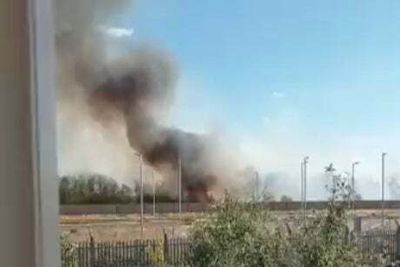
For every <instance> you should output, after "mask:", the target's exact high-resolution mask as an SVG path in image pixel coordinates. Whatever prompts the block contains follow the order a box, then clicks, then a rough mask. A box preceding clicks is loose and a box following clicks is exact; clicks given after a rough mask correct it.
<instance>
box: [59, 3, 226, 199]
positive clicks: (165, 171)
mask: <svg viewBox="0 0 400 267" xmlns="http://www.w3.org/2000/svg"><path fill="white" fill-rule="evenodd" d="M56 3H57V5H56V8H57V13H58V16H57V51H58V58H59V63H60V64H59V73H60V77H61V78H60V81H61V82H60V88H61V90H60V104H61V106H62V107H63V108H62V112H64V113H65V112H66V111H67V113H68V114H73V115H70V116H69V117H70V118H71V117H73V116H76V119H77V121H81V124H83V123H82V122H87V119H86V117H88V115H87V113H90V117H91V119H92V120H93V121H95V122H100V123H101V125H102V127H104V129H113V127H114V126H115V125H118V127H117V128H118V129H125V130H126V139H127V140H128V144H129V145H130V147H131V148H132V149H133V150H135V151H136V152H139V153H140V154H141V155H143V158H144V160H145V161H146V162H147V163H148V164H150V165H151V166H153V168H155V169H156V170H157V171H158V172H159V173H160V174H161V175H162V176H163V177H164V179H166V180H167V181H170V183H169V184H170V185H172V186H175V185H176V177H177V166H178V159H180V162H181V167H182V168H181V170H182V182H183V187H184V188H185V189H186V193H187V194H188V195H189V196H191V197H194V198H196V199H201V200H204V199H205V198H207V197H208V196H207V193H208V192H209V190H210V189H211V188H212V187H213V186H215V185H216V184H217V183H218V181H219V179H220V178H222V177H224V176H226V175H225V171H226V170H227V166H228V165H229V164H228V160H227V158H226V157H223V156H221V155H222V153H220V152H221V149H220V147H219V145H218V141H216V140H215V138H212V137H211V136H208V135H199V134H194V133H188V132H185V131H183V130H180V129H176V128H171V127H167V126H165V124H164V123H163V122H164V121H165V118H166V114H167V113H168V112H169V109H170V107H171V105H173V100H174V98H175V87H176V81H177V68H176V66H175V64H174V61H173V60H172V59H171V57H170V56H169V54H168V53H166V52H164V51H163V50H160V49H156V48H154V47H153V48H152V47H150V46H146V47H145V48H136V49H133V50H132V44H127V45H126V47H127V48H128V47H129V49H127V50H132V51H131V52H130V53H127V52H126V51H125V52H124V53H123V56H121V57H120V58H115V54H118V53H115V52H118V51H113V52H114V56H113V59H110V58H109V57H107V49H106V46H105V45H104V44H105V43H107V48H108V50H109V47H113V43H112V42H113V38H109V37H107V36H104V33H102V32H101V29H103V28H107V18H105V17H104V15H105V14H108V13H111V11H115V10H118V8H122V7H125V6H126V5H127V4H128V5H129V3H130V1H128V0H115V1H114V0H113V1H106V0H96V1H95V0H71V1H64V0H57V1H56ZM114 40H115V39H114ZM119 41H120V40H119ZM119 44H121V43H119ZM115 47H120V45H119V46H115ZM111 50H113V49H112V48H111ZM121 55H122V54H121ZM68 110H73V112H68ZM79 116H81V117H85V119H84V120H79V118H78V117H79ZM87 127H88V128H93V125H92V124H90V125H87ZM105 132H107V133H114V132H118V131H113V130H110V131H105ZM118 138H120V136H119V137H118ZM116 142H117V141H116ZM117 143H118V144H119V146H116V147H120V144H121V142H120V141H118V142H117ZM71 149H73V148H71ZM77 149H79V148H77ZM121 150H123V149H121ZM112 152H113V153H118V152H116V151H115V150H113V151H112ZM124 153H126V150H124ZM132 163H133V162H132ZM229 167H231V165H229ZM132 175H134V174H132ZM167 184H168V182H167ZM173 191H175V190H173Z"/></svg>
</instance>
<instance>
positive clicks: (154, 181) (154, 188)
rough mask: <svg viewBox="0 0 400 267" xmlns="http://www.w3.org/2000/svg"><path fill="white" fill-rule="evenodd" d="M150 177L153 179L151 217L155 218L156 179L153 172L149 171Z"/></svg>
mask: <svg viewBox="0 0 400 267" xmlns="http://www.w3.org/2000/svg"><path fill="white" fill-rule="evenodd" d="M151 177H152V179H153V216H156V179H155V177H154V170H152V171H151Z"/></svg>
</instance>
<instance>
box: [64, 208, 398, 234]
mask: <svg viewBox="0 0 400 267" xmlns="http://www.w3.org/2000/svg"><path fill="white" fill-rule="evenodd" d="M309 212H311V211H309ZM275 213H276V215H278V216H279V217H281V218H285V219H289V220H290V218H292V217H294V216H295V215H296V212H287V211H285V212H275ZM356 213H357V216H361V217H363V223H362V228H363V230H368V229H373V228H376V227H379V226H380V225H381V217H380V216H381V211H380V210H359V211H357V212H356ZM385 217H386V225H387V227H389V228H390V229H392V230H394V229H396V220H397V219H399V221H400V210H387V211H386V212H385ZM201 218H204V214H202V213H186V214H182V215H181V216H179V215H178V214H162V215H156V216H149V215H146V216H145V218H144V221H143V222H144V223H143V225H144V228H143V236H142V235H141V226H140V216H139V215H138V214H132V215H121V216H116V215H76V216H61V217H60V228H61V232H62V233H64V234H66V235H67V236H68V238H69V239H70V240H71V241H72V242H81V241H87V240H89V238H90V235H92V236H93V238H94V240H96V241H124V240H125V241H127V240H135V239H141V238H143V239H154V238H162V237H163V234H164V233H167V235H168V236H169V237H185V236H187V233H188V230H189V228H190V227H191V225H192V224H193V223H194V222H195V221H196V220H200V219H201ZM349 224H350V225H351V222H349Z"/></svg>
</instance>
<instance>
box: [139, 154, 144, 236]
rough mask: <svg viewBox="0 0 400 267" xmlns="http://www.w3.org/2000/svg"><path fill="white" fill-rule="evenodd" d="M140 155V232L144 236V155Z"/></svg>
mask: <svg viewBox="0 0 400 267" xmlns="http://www.w3.org/2000/svg"><path fill="white" fill-rule="evenodd" d="M138 155H139V169H140V233H141V237H142V238H143V234H144V233H143V232H144V231H143V217H144V203H143V202H144V201H143V156H142V154H138Z"/></svg>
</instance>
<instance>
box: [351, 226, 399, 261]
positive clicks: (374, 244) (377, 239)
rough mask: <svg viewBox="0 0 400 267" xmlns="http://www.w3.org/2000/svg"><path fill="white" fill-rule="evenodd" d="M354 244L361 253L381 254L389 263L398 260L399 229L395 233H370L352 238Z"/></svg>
mask: <svg viewBox="0 0 400 267" xmlns="http://www.w3.org/2000/svg"><path fill="white" fill-rule="evenodd" d="M354 242H355V243H356V244H357V246H358V247H359V248H360V250H361V251H363V252H364V253H368V254H371V255H372V254H381V255H382V256H383V257H385V258H388V259H389V261H390V262H395V261H396V260H398V259H399V258H400V228H399V229H398V230H397V231H370V232H365V233H361V234H359V235H356V236H354Z"/></svg>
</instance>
